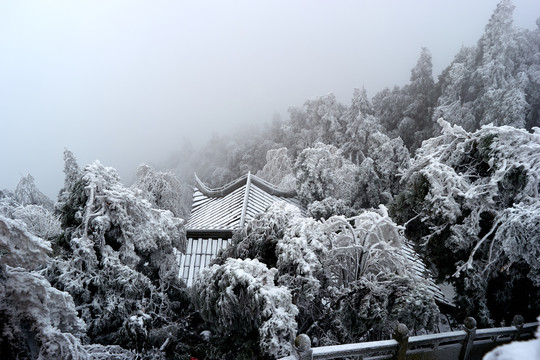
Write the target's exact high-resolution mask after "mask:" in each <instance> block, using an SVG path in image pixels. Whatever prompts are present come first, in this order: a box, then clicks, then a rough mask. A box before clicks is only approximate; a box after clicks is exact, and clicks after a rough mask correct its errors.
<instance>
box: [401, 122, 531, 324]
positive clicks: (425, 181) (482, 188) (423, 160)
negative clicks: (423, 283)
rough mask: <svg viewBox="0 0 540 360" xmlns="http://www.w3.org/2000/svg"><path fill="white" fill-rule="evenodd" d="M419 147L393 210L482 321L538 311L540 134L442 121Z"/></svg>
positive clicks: (461, 303) (462, 303)
mask: <svg viewBox="0 0 540 360" xmlns="http://www.w3.org/2000/svg"><path fill="white" fill-rule="evenodd" d="M439 123H440V124H441V126H442V127H443V135H441V136H439V137H437V138H433V139H430V140H428V141H426V142H425V143H424V145H423V146H422V148H420V149H419V150H418V152H417V156H416V158H415V159H414V162H413V164H412V165H411V168H410V169H409V170H408V171H407V172H406V173H405V176H404V180H405V181H406V182H407V184H408V187H407V190H406V191H405V192H403V193H402V194H401V195H400V196H399V198H398V199H396V201H395V203H394V205H393V214H394V217H395V218H396V219H397V220H398V221H399V222H402V223H406V224H407V235H408V236H409V237H411V238H413V239H414V240H416V241H417V242H418V243H419V244H422V245H423V246H421V247H420V248H421V249H422V251H423V252H424V254H425V255H426V256H427V258H428V259H429V260H430V261H431V262H433V263H434V264H435V265H436V266H437V269H438V271H439V276H440V278H441V279H446V280H450V281H452V282H453V283H454V285H455V286H456V290H457V302H458V305H459V306H460V308H461V311H462V312H463V315H474V316H475V317H478V318H479V320H480V321H481V322H482V323H483V324H491V323H493V321H495V322H496V323H500V322H501V321H507V322H508V321H510V320H511V319H510V318H511V317H512V316H513V315H514V313H513V312H515V311H517V310H515V309H520V310H519V311H520V312H522V313H523V315H524V316H526V317H527V318H531V317H533V318H534V317H535V316H536V315H537V313H538V312H539V311H540V307H539V305H538V304H539V300H538V299H540V283H539V280H538V279H540V263H539V262H538V259H539V257H540V247H539V244H540V238H539V237H538V229H537V225H536V224H538V222H539V221H540V201H539V196H538V193H539V189H540V133H538V132H535V133H529V132H527V131H525V130H520V129H516V128H512V127H507V126H503V127H494V126H484V127H483V128H482V129H480V130H478V131H476V132H473V133H469V132H466V131H465V130H463V129H462V128H461V127H458V126H454V127H452V126H450V124H449V123H447V122H445V121H444V120H442V119H441V120H440V121H439Z"/></svg>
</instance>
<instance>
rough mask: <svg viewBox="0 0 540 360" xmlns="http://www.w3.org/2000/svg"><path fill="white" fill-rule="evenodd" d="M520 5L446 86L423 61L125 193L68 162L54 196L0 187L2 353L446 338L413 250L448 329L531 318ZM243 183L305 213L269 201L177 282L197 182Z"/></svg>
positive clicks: (278, 349)
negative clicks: (443, 296) (435, 290)
mask: <svg viewBox="0 0 540 360" xmlns="http://www.w3.org/2000/svg"><path fill="white" fill-rule="evenodd" d="M513 8H514V7H513V5H512V4H511V2H510V1H509V0H502V1H501V2H500V3H499V4H498V5H497V8H496V9H495V10H494V12H493V15H492V17H491V19H490V20H489V22H488V24H487V25H486V26H485V32H484V34H483V35H482V37H481V38H480V39H478V42H477V44H476V46H473V47H463V48H462V49H461V50H460V51H459V53H458V54H456V55H455V58H454V60H453V61H452V62H451V63H450V64H449V65H448V66H447V67H446V68H445V69H444V71H443V72H442V73H441V74H433V70H432V58H431V53H430V51H429V49H426V48H423V49H419V50H420V52H419V58H418V61H417V63H416V64H411V65H413V66H412V69H411V75H410V82H409V83H408V84H406V85H404V86H402V87H397V86H396V87H394V88H392V89H389V88H387V89H384V90H383V91H381V92H379V93H377V94H375V95H374V96H372V97H371V98H370V97H369V96H368V94H367V91H366V90H365V89H354V90H352V99H351V101H350V104H342V103H340V102H338V101H337V99H336V97H335V96H334V95H333V94H326V95H321V96H318V97H314V98H311V99H308V100H306V101H305V103H304V104H303V105H301V106H297V107H292V108H290V110H289V116H288V118H287V119H279V118H276V119H274V121H273V122H272V123H270V124H267V125H265V126H263V127H262V128H251V129H245V130H244V131H242V132H238V133H235V134H232V135H231V134H222V135H215V136H214V137H213V138H212V139H211V140H210V141H209V142H208V143H207V145H205V146H204V147H202V148H201V149H200V150H193V149H192V148H189V149H186V150H184V151H179V155H178V156H177V159H178V160H177V161H176V160H173V161H170V162H169V163H168V164H167V168H168V170H167V171H161V170H159V169H154V168H152V167H150V166H148V165H144V164H143V165H141V166H140V167H139V169H138V171H137V179H136V181H135V182H134V184H132V185H131V186H126V185H125V184H122V182H121V181H120V177H119V176H118V174H117V172H116V170H115V169H113V168H110V167H106V166H104V165H102V164H101V163H100V162H99V161H96V162H93V163H90V164H87V165H85V166H82V167H81V166H80V165H79V164H78V163H77V160H76V159H75V156H74V155H73V154H72V153H71V152H70V151H69V150H66V151H65V153H64V162H65V167H64V174H65V182H64V186H63V188H62V189H60V191H59V193H58V197H57V199H55V201H51V200H50V199H48V198H47V197H46V196H45V195H44V194H42V193H41V192H40V191H39V189H37V187H36V186H35V183H34V179H33V178H32V176H31V175H27V176H25V177H23V179H22V180H21V182H20V184H19V185H18V186H17V188H16V189H14V190H13V191H10V190H2V191H0V334H1V335H0V354H1V356H0V357H2V358H4V354H10V355H8V357H7V358H8V359H9V358H13V359H25V358H31V359H37V358H45V359H47V358H51V359H52V358H66V359H68V358H69V359H75V358H78V359H106V358H115V359H135V358H137V359H141V358H144V359H159V358H163V359H190V357H195V358H198V359H265V358H268V359H272V358H276V357H278V356H281V355H288V354H289V353H290V352H291V350H292V342H291V341H292V339H293V337H294V336H296V335H297V333H306V334H308V335H309V336H310V337H311V338H312V339H314V340H315V341H316V344H319V345H327V344H339V343H349V342H358V341H365V340H368V339H370V340H372V339H386V338H389V337H390V334H391V331H392V329H393V328H392V327H393V326H394V325H395V324H396V323H397V322H398V321H399V322H403V323H405V324H406V325H407V326H408V327H409V329H411V330H412V331H415V332H418V333H420V332H433V331H437V329H438V325H440V324H441V322H442V321H444V319H443V316H441V311H440V309H439V307H438V306H437V304H436V302H435V299H434V297H433V294H432V293H430V292H429V291H428V283H427V280H426V279H424V278H421V277H418V276H417V275H416V274H415V273H414V272H413V271H412V265H411V264H410V263H407V262H406V261H401V260H400V259H402V258H401V257H399V256H395V255H396V254H400V253H401V251H402V250H401V249H402V247H403V246H404V244H411V246H413V247H414V249H415V250H416V251H417V252H418V253H419V254H420V256H421V257H422V258H423V260H424V262H425V263H426V264H427V265H428V267H429V268H430V269H431V271H432V272H433V274H434V277H435V278H436V279H437V281H439V282H445V283H447V284H450V285H452V286H453V288H454V289H455V298H454V299H453V301H454V303H455V305H456V308H455V311H453V313H451V314H449V315H450V318H451V322H452V321H455V322H457V323H459V322H461V321H462V320H463V318H464V317H466V316H474V317H475V318H476V319H477V320H478V322H479V326H482V327H487V326H499V325H503V324H509V323H510V321H511V319H512V318H513V316H514V315H515V314H516V313H520V314H521V315H523V316H524V318H525V320H526V321H534V320H535V319H536V317H537V316H538V315H539V314H540V262H539V259H540V233H539V231H538V229H539V226H540V196H539V191H540V19H539V20H538V21H537V25H538V27H537V28H536V29H534V30H529V29H518V28H516V27H514V26H513V24H512V11H513ZM436 75H437V77H436V79H435V76H436ZM360 81H361V79H359V82H360ZM59 156H60V154H59ZM248 171H249V172H251V173H253V174H256V175H257V176H259V177H261V178H262V179H265V180H267V181H268V182H270V183H272V184H274V185H276V186H279V187H282V188H286V189H294V190H296V192H297V194H298V197H299V199H300V200H301V202H302V204H303V205H304V206H305V207H306V209H307V213H308V215H310V217H307V218H306V217H303V216H301V215H300V213H299V212H298V211H297V209H296V208H294V207H291V206H288V205H286V204H284V203H277V204H274V205H273V206H272V207H270V208H269V209H267V211H266V212H265V213H263V214H260V215H259V216H258V217H256V218H255V219H253V220H252V221H250V222H248V223H247V225H246V227H245V228H244V229H243V230H242V231H240V232H238V233H236V234H234V236H233V240H232V246H231V247H230V248H228V249H226V250H225V251H223V252H221V253H220V254H219V256H218V257H217V258H216V259H215V260H214V261H213V265H212V266H211V267H209V268H208V269H206V270H205V271H203V272H202V273H201V275H200V277H199V278H198V279H197V280H196V281H195V283H194V285H193V286H192V287H191V288H188V287H186V286H185V284H183V282H182V281H181V280H180V279H179V278H178V273H179V268H178V263H177V261H176V259H177V257H176V255H177V253H178V252H182V251H184V250H185V249H184V247H185V242H186V236H185V228H184V223H185V219H187V218H188V217H189V211H190V201H191V191H190V188H191V185H192V183H191V181H192V178H193V172H196V173H197V175H198V176H199V177H200V178H201V179H202V180H203V181H204V182H205V183H206V184H209V185H210V186H212V187H218V186H222V185H224V184H226V183H228V182H230V181H232V180H234V179H236V178H238V177H240V176H242V175H244V174H246V173H247V172H248ZM450 325H452V324H450Z"/></svg>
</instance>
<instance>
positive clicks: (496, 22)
mask: <svg viewBox="0 0 540 360" xmlns="http://www.w3.org/2000/svg"><path fill="white" fill-rule="evenodd" d="M513 10H514V5H512V3H511V1H510V0H502V1H500V2H499V4H498V5H497V8H496V9H495V11H494V13H493V15H492V16H491V18H490V20H489V22H488V24H487V25H486V27H485V31H484V34H483V35H482V37H481V38H480V39H479V41H478V44H477V46H476V47H473V48H469V49H467V48H464V49H462V51H461V52H460V53H459V54H458V55H457V56H456V58H455V59H454V61H453V63H452V64H451V65H450V67H449V68H448V69H447V70H445V72H443V74H442V75H441V79H440V83H441V96H440V97H439V100H438V107H437V109H436V111H435V113H434V119H437V118H438V117H441V116H442V117H443V118H445V119H447V121H449V122H451V123H453V124H457V125H460V126H462V127H463V128H465V130H467V131H474V130H476V129H478V128H480V127H481V126H482V125H486V124H494V125H496V126H502V125H511V126H515V127H519V128H523V127H525V125H526V118H527V115H528V113H529V104H528V102H527V101H528V99H529V100H532V99H533V97H531V96H527V91H528V92H529V94H531V95H533V94H534V90H532V89H531V88H530V85H529V81H531V80H532V81H533V82H534V81H535V80H534V75H533V76H530V75H531V72H530V71H529V70H528V67H529V66H530V65H532V64H530V65H529V66H521V64H524V63H525V62H526V61H529V63H531V61H530V60H531V57H530V56H528V55H527V54H525V53H523V51H521V52H520V50H519V49H520V47H521V48H524V47H529V45H521V44H524V43H525V40H524V39H521V38H522V36H521V35H520V32H518V31H517V30H516V29H515V28H514V27H513V25H512V22H513V19H512V13H513ZM529 44H530V43H529ZM531 47H532V48H534V45H533V46H531ZM527 53H528V51H527ZM529 55H530V54H529ZM525 59H528V60H525ZM532 72H534V70H533V71H532ZM533 96H534V95H533ZM533 101H534V100H533Z"/></svg>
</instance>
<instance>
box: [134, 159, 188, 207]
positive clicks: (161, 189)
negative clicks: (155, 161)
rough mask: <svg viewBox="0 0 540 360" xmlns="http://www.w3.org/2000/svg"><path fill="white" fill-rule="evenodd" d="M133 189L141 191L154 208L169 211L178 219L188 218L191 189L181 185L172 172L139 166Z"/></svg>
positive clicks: (144, 165) (143, 165)
mask: <svg viewBox="0 0 540 360" xmlns="http://www.w3.org/2000/svg"><path fill="white" fill-rule="evenodd" d="M133 187H134V188H137V189H140V190H142V192H143V196H144V197H145V198H146V199H147V200H148V201H150V203H151V204H152V205H153V206H154V207H156V208H158V209H163V210H170V211H171V212H172V213H173V214H174V216H176V217H179V218H186V217H188V216H189V213H190V210H191V196H192V194H191V189H190V188H189V187H188V186H186V185H184V184H182V183H181V182H180V181H179V180H178V178H177V177H176V176H175V175H174V174H173V173H172V172H164V171H156V170H155V169H154V168H153V167H151V166H149V165H146V164H141V165H140V166H139V168H138V169H137V180H136V181H135V183H134V184H133Z"/></svg>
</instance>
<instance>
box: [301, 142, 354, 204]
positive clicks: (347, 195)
mask: <svg viewBox="0 0 540 360" xmlns="http://www.w3.org/2000/svg"><path fill="white" fill-rule="evenodd" d="M294 172H295V176H296V189H297V192H298V196H299V198H300V199H301V200H302V202H303V203H304V204H309V203H312V202H314V201H321V200H324V199H326V198H329V197H333V198H335V199H343V200H344V201H346V202H347V204H348V205H350V203H351V202H352V200H353V197H354V195H355V191H354V182H355V177H356V176H357V172H358V167H357V166H356V165H354V164H353V163H352V162H350V161H349V160H347V159H345V158H344V157H343V156H342V155H341V152H340V151H339V150H338V149H337V148H336V147H335V146H333V145H325V144H322V143H317V144H315V145H314V146H313V147H311V148H307V149H304V150H303V151H302V152H301V153H300V155H298V158H297V159H296V163H295V165H294Z"/></svg>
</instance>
